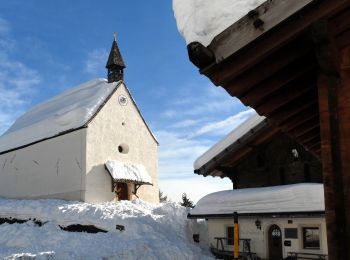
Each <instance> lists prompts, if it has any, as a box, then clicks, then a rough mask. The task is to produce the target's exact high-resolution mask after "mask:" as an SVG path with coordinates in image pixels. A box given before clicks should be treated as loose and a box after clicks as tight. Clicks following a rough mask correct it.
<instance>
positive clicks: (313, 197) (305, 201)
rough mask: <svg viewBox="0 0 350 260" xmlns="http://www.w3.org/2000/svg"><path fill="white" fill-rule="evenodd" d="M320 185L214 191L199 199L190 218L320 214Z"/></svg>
mask: <svg viewBox="0 0 350 260" xmlns="http://www.w3.org/2000/svg"><path fill="white" fill-rule="evenodd" d="M324 210H325V206H324V195H323V184H318V183H301V184H292V185H282V186H273V187H263V188H249V189H237V190H225V191H219V192H214V193H211V194H208V195H206V196H205V197H203V198H202V199H200V200H199V201H198V203H197V205H196V206H195V207H194V208H193V209H192V210H191V212H190V215H191V216H196V217H200V216H205V217H210V216H218V215H232V214H233V212H237V213H238V214H258V213H260V214H265V213H270V214H279V213H291V214H292V213H312V212H324Z"/></svg>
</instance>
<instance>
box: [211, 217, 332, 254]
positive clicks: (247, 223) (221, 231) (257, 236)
mask: <svg viewBox="0 0 350 260" xmlns="http://www.w3.org/2000/svg"><path fill="white" fill-rule="evenodd" d="M257 219H259V220H260V221H261V230H259V229H257V227H256V225H255V221H256V220H257ZM290 220H292V221H293V223H292V224H288V218H256V217H255V218H247V217H245V218H244V217H241V218H240V219H239V236H240V238H249V239H251V251H252V252H255V253H257V255H258V256H259V257H261V258H263V259H268V230H269V228H270V226H271V225H273V224H275V225H278V226H279V227H280V229H281V231H282V250H283V257H287V256H288V252H306V253H319V254H327V252H328V248H327V234H326V223H325V219H324V218H321V217H319V218H291V219H290ZM228 226H233V219H232V220H230V219H209V220H208V233H209V243H211V244H212V245H214V246H215V247H216V240H215V239H214V237H226V228H227V227H228ZM303 227H319V229H320V236H321V241H320V243H321V244H320V249H319V250H311V249H303V244H302V243H303V241H302V240H303V234H302V228H303ZM285 228H297V229H298V239H290V238H285V237H284V229H285ZM284 240H290V241H291V246H290V247H287V246H284V245H283V241H284ZM225 250H231V251H233V246H228V245H225Z"/></svg>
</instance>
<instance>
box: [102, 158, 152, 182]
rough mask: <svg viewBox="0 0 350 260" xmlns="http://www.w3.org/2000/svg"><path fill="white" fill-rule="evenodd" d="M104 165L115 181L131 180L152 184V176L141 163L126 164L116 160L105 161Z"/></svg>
mask: <svg viewBox="0 0 350 260" xmlns="http://www.w3.org/2000/svg"><path fill="white" fill-rule="evenodd" d="M106 167H107V169H108V171H109V173H110V174H111V176H112V178H113V179H114V180H115V181H131V182H135V183H140V184H152V178H151V176H149V174H148V173H147V171H146V168H145V166H143V165H141V164H128V163H124V162H120V161H116V160H110V161H107V162H106Z"/></svg>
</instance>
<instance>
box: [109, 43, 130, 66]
mask: <svg viewBox="0 0 350 260" xmlns="http://www.w3.org/2000/svg"><path fill="white" fill-rule="evenodd" d="M113 65H116V66H119V67H122V68H125V67H126V66H125V63H124V61H123V58H122V55H121V54H120V51H119V48H118V45H117V41H116V39H115V38H114V41H113V44H112V48H111V52H110V53H109V57H108V61H107V64H106V68H107V69H108V68H111V67H112V66H113Z"/></svg>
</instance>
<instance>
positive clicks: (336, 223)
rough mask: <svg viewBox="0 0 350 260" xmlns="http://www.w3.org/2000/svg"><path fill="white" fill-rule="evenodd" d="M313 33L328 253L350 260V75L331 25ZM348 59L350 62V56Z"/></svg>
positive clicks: (320, 26) (317, 26)
mask: <svg viewBox="0 0 350 260" xmlns="http://www.w3.org/2000/svg"><path fill="white" fill-rule="evenodd" d="M312 33H313V38H314V42H315V51H316V55H317V59H318V63H319V65H320V69H321V73H320V75H319V77H318V93H319V95H318V100H319V101H318V102H319V113H320V129H321V131H320V132H321V149H322V150H321V152H322V167H323V183H324V193H325V211H326V224H327V241H328V252H329V258H330V259H349V257H350V247H349V246H348V239H350V217H347V216H346V214H347V212H348V210H347V208H348V207H349V203H350V196H347V195H346V191H345V190H344V188H345V187H346V185H345V186H344V181H345V182H346V181H347V182H350V176H349V171H350V166H349V165H348V167H344V164H345V165H346V164H347V161H349V158H350V150H349V146H350V138H349V137H350V135H349V134H348V132H349V129H350V128H349V127H350V125H349V124H348V122H346V120H349V116H350V89H349V86H350V81H347V80H346V76H345V77H341V76H340V75H341V72H342V71H343V72H344V74H345V75H347V76H349V78H350V73H349V70H347V71H346V70H343V69H342V70H341V62H340V61H341V56H340V55H339V52H338V50H337V48H336V45H335V43H334V39H333V38H332V35H331V33H330V32H329V27H328V22H327V21H319V22H317V23H315V24H314V26H313V28H312ZM349 54H350V52H349ZM346 58H349V60H350V55H349V57H346ZM345 63H346V62H345ZM348 65H350V63H349V64H348ZM341 131H342V133H343V134H344V135H342V134H341V133H340V132H341ZM343 143H345V144H343Z"/></svg>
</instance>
